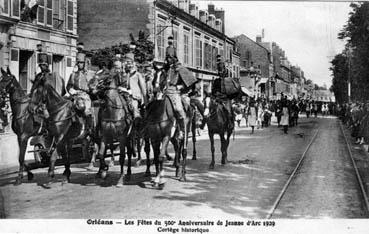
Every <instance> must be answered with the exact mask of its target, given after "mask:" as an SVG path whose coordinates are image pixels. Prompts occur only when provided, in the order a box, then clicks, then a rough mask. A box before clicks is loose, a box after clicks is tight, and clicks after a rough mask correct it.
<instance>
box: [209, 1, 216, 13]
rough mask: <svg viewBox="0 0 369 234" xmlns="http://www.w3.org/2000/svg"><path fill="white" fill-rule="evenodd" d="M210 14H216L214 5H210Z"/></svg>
mask: <svg viewBox="0 0 369 234" xmlns="http://www.w3.org/2000/svg"><path fill="white" fill-rule="evenodd" d="M208 12H209V14H215V6H214V4H212V3H210V4H208Z"/></svg>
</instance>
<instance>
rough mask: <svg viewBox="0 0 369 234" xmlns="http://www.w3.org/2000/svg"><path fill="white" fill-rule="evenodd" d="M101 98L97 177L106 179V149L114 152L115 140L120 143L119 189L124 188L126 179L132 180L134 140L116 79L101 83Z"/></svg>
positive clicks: (107, 79) (107, 78)
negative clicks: (129, 135) (126, 167)
mask: <svg viewBox="0 0 369 234" xmlns="http://www.w3.org/2000/svg"><path fill="white" fill-rule="evenodd" d="M99 83H100V84H99V85H98V87H99V88H100V91H99V93H100V96H101V98H102V100H103V101H104V105H102V106H101V108H100V110H99V124H98V126H99V127H98V131H99V132H100V137H101V141H100V146H99V152H98V156H99V161H100V167H99V171H98V172H97V174H96V176H97V177H101V178H102V179H105V177H106V175H107V171H108V169H109V166H108V165H106V163H105V152H106V151H105V148H106V146H109V147H110V148H111V150H112V148H113V147H114V146H113V143H114V141H115V140H117V141H118V142H119V149H120V152H119V163H120V177H119V180H118V183H117V187H122V186H123V184H124V179H126V180H130V176H131V174H132V172H131V159H132V150H133V144H132V142H133V141H132V139H130V138H129V137H128V133H129V130H130V128H131V125H132V122H131V121H129V120H128V118H127V116H128V115H129V113H127V112H126V109H127V102H126V101H125V100H124V98H123V97H122V95H121V94H120V93H119V90H118V88H117V81H116V79H115V77H113V76H109V77H105V78H104V79H102V80H100V81H99ZM126 147H127V155H128V169H127V175H126V177H124V161H125V154H126V153H125V152H126Z"/></svg>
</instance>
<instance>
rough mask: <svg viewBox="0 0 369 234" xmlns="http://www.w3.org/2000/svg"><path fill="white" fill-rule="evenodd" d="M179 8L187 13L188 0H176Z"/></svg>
mask: <svg viewBox="0 0 369 234" xmlns="http://www.w3.org/2000/svg"><path fill="white" fill-rule="evenodd" d="M178 5H179V6H178V7H179V9H181V10H183V11H185V12H187V13H189V7H190V0H178Z"/></svg>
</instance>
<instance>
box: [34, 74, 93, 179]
mask: <svg viewBox="0 0 369 234" xmlns="http://www.w3.org/2000/svg"><path fill="white" fill-rule="evenodd" d="M32 101H33V102H34V103H43V104H45V106H46V109H47V111H48V114H49V116H48V118H47V122H46V129H47V130H48V134H49V137H51V138H52V139H53V141H52V144H51V146H50V150H49V154H50V155H51V157H50V167H49V171H48V175H49V176H50V177H51V178H54V170H55V161H56V158H57V155H61V156H62V157H63V159H64V161H65V170H64V172H63V175H64V176H65V178H64V180H63V183H64V182H70V175H71V170H70V157H69V152H70V151H71V148H72V143H73V141H74V140H80V139H84V138H85V137H86V134H87V133H88V130H87V129H86V128H85V126H86V123H85V120H83V118H77V116H76V112H75V109H74V107H73V103H72V102H71V101H70V100H67V99H65V98H63V97H62V96H60V95H59V94H58V93H57V92H56V90H55V89H54V88H53V87H52V86H51V85H50V84H48V83H47V82H45V81H41V82H38V84H37V87H34V91H33V93H32ZM77 119H79V120H77ZM50 183H51V182H50Z"/></svg>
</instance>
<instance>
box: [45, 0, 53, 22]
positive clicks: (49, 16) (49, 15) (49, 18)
mask: <svg viewBox="0 0 369 234" xmlns="http://www.w3.org/2000/svg"><path fill="white" fill-rule="evenodd" d="M46 25H47V26H50V27H52V26H53V0H46Z"/></svg>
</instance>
